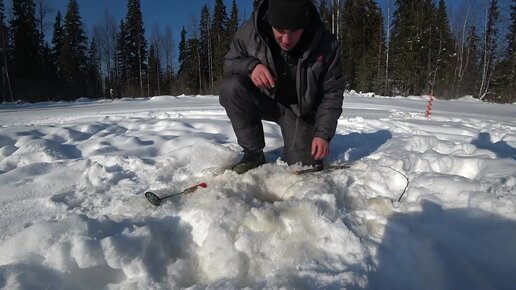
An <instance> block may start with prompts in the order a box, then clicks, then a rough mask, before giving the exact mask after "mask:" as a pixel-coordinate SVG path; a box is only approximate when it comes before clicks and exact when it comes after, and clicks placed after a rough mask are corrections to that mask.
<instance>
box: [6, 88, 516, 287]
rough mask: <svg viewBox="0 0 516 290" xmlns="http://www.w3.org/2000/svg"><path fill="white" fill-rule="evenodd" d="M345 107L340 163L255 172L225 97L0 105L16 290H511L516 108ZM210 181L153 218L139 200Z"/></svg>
mask: <svg viewBox="0 0 516 290" xmlns="http://www.w3.org/2000/svg"><path fill="white" fill-rule="evenodd" d="M426 105H427V99H426V98H421V97H420V98H407V99H405V98H383V97H381V98H378V97H374V98H371V97H366V96H363V95H358V94H356V93H353V94H347V95H345V103H344V113H343V115H342V117H341V118H340V120H339V123H338V129H337V135H336V136H335V138H334V139H333V141H332V153H331V156H330V157H329V158H328V160H327V161H328V163H331V164H341V163H345V162H351V163H352V166H351V168H349V169H344V170H335V171H331V172H321V173H313V174H307V175H300V176H299V175H295V174H293V171H294V170H296V169H301V167H300V166H293V167H288V166H286V165H285V164H284V163H283V162H282V161H281V160H280V156H281V148H282V138H281V132H280V129H279V127H278V126H277V125H275V124H273V123H269V122H264V130H265V135H266V143H267V147H266V148H265V151H266V159H267V161H268V163H267V164H266V165H264V166H262V167H260V168H257V169H255V170H252V171H250V172H248V173H246V174H243V175H237V174H235V173H233V172H231V171H223V170H220V168H224V167H228V166H229V165H230V164H231V163H232V162H234V161H235V160H237V159H238V157H239V156H240V152H239V147H238V146H237V145H236V144H235V143H236V140H235V136H234V134H233V130H232V127H231V123H230V122H229V120H228V119H227V117H226V114H225V112H224V110H223V108H222V107H220V105H219V104H218V98H217V97H214V96H204V97H192V96H179V97H170V96H164V97H155V98H152V99H136V100H129V99H124V100H117V101H107V102H106V101H103V102H101V101H91V102H79V103H77V102H73V103H45V104H23V105H9V104H3V105H0V211H1V212H2V219H1V220H0V287H1V288H5V289H102V288H109V289H174V288H185V287H195V288H205V287H208V286H209V287H214V288H243V287H251V288H280V287H286V288H296V289H297V288H299V289H314V288H335V289H337V288H338V289H341V288H353V289H355V288H356V289H362V288H363V289H509V288H512V287H514V285H516V277H515V276H514V269H516V211H515V205H516V119H515V116H516V106H514V105H495V104H483V103H478V102H468V101H466V102H464V101H453V102H450V101H440V100H436V101H435V102H434V107H433V111H432V113H433V114H432V116H431V117H430V118H426V117H425V116H424V114H425V110H426ZM200 182H206V183H207V184H208V187H207V188H205V189H199V190H198V191H196V192H194V193H191V194H188V195H184V196H180V197H175V198H172V199H169V200H167V201H166V202H164V203H163V205H161V206H160V207H154V206H153V205H151V204H150V203H148V202H147V201H146V200H145V198H144V197H143V192H145V191H146V190H149V189H152V190H155V191H156V192H158V193H162V194H167V193H173V192H177V191H181V190H182V189H185V188H187V187H190V186H192V185H195V184H198V183H200Z"/></svg>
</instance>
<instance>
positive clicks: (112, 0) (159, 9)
mask: <svg viewBox="0 0 516 290" xmlns="http://www.w3.org/2000/svg"><path fill="white" fill-rule="evenodd" d="M45 1H46V3H47V4H48V6H49V7H51V8H52V12H51V13H50V14H49V15H48V16H47V19H46V20H47V22H48V30H47V31H46V36H47V39H50V37H51V34H52V24H53V22H54V18H55V14H56V12H57V10H60V11H61V13H62V14H63V15H64V13H65V12H66V6H67V4H68V2H69V0H45ZM389 1H390V3H391V4H392V3H394V2H395V0H378V1H377V2H378V3H379V5H380V7H381V8H382V9H383V10H384V12H385V11H386V7H387V3H389ZM252 2H253V0H237V4H238V7H239V13H240V17H241V20H244V19H247V18H249V16H250V15H251V12H252ZM446 2H447V7H448V10H449V13H450V15H451V16H454V15H456V14H457V13H461V9H463V8H464V5H463V3H470V4H472V5H473V6H474V7H475V8H474V9H473V10H474V11H472V13H473V14H477V17H474V18H477V19H483V17H482V16H481V15H482V12H483V9H484V8H483V7H485V5H486V4H485V3H487V2H488V0H446ZM499 2H500V5H504V4H505V5H507V3H508V2H509V0H501V1H499ZM78 3H79V9H80V14H81V16H82V19H83V23H84V26H85V29H86V32H87V34H88V36H91V34H92V31H93V26H94V25H96V24H99V23H101V22H102V19H103V18H104V13H105V11H106V10H107V11H109V13H110V14H111V15H112V16H113V17H114V19H115V21H116V23H117V24H118V23H120V20H121V19H123V18H124V17H125V15H126V13H127V0H78ZM214 3H215V1H214V0H141V6H142V13H143V17H144V24H145V29H146V33H147V36H149V35H150V34H151V32H152V29H153V28H154V26H155V25H159V28H160V30H161V31H162V32H163V31H164V29H165V27H166V26H170V28H171V29H172V31H173V34H174V37H175V40H176V44H177V43H179V36H180V32H181V29H182V27H183V26H185V27H186V28H187V30H190V29H191V27H192V19H193V18H195V21H196V22H195V23H196V24H198V21H199V17H200V14H201V9H202V7H203V6H204V5H205V4H208V7H209V8H210V11H213V6H214ZM224 3H225V4H226V9H227V13H228V14H229V13H230V10H231V0H224ZM9 4H10V1H6V5H7V6H10V5H9ZM7 8H8V9H9V7H7ZM501 10H502V13H505V11H504V9H503V8H502V9H501ZM505 10H506V9H505ZM392 12H393V11H391V13H392ZM452 18H453V17H452Z"/></svg>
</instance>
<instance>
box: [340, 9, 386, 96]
mask: <svg viewBox="0 0 516 290" xmlns="http://www.w3.org/2000/svg"><path fill="white" fill-rule="evenodd" d="M342 19H343V21H342V26H341V31H342V38H343V39H345V40H346V41H344V42H342V56H343V60H342V63H343V69H344V74H345V75H346V77H347V79H348V81H349V86H350V88H351V89H355V90H359V91H368V92H372V91H379V90H382V83H383V80H384V78H383V73H384V69H383V65H384V62H383V58H384V56H383V54H384V51H385V35H384V30H383V17H382V14H381V11H380V8H379V7H378V4H377V3H376V1H370V0H356V1H346V3H345V5H344V10H343V15H342Z"/></svg>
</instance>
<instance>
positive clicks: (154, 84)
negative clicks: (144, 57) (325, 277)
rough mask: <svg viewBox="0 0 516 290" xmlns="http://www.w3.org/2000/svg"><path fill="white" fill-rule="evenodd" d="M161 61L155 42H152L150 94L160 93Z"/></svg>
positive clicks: (150, 53) (149, 67)
mask: <svg viewBox="0 0 516 290" xmlns="http://www.w3.org/2000/svg"><path fill="white" fill-rule="evenodd" d="M161 74H162V72H161V63H160V59H159V56H158V54H157V52H156V48H155V44H151V46H150V48H149V66H148V75H149V77H148V82H149V92H148V94H149V95H150V96H156V95H158V94H159V78H160V76H161Z"/></svg>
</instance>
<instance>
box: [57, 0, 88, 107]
mask: <svg viewBox="0 0 516 290" xmlns="http://www.w3.org/2000/svg"><path fill="white" fill-rule="evenodd" d="M58 71H59V72H60V78H61V79H62V80H63V81H64V85H65V87H66V89H65V90H64V94H65V98H66V99H68V100H72V99H75V98H76V97H77V95H85V94H86V93H87V82H86V79H87V38H86V33H85V32H84V25H83V23H82V20H81V16H80V14H79V4H78V3H77V0H70V1H69V2H68V6H67V11H66V14H65V17H64V24H63V43H62V47H61V55H60V57H59V65H58Z"/></svg>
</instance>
